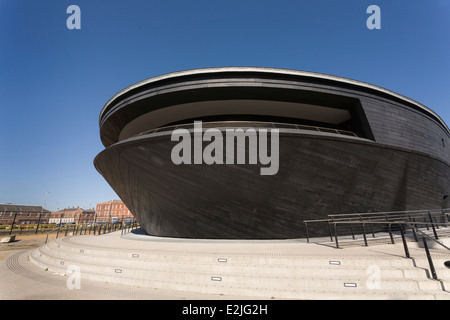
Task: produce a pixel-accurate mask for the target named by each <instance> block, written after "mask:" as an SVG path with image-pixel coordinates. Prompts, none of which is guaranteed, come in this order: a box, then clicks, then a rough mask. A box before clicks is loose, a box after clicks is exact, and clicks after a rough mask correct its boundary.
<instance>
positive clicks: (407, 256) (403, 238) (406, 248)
mask: <svg viewBox="0 0 450 320" xmlns="http://www.w3.org/2000/svg"><path fill="white" fill-rule="evenodd" d="M399 226H400V233H401V234H402V241H403V248H404V249H405V255H406V258H411V256H410V255H409V250H408V244H407V243H406V238H405V231H404V230H403V224H402V223H399Z"/></svg>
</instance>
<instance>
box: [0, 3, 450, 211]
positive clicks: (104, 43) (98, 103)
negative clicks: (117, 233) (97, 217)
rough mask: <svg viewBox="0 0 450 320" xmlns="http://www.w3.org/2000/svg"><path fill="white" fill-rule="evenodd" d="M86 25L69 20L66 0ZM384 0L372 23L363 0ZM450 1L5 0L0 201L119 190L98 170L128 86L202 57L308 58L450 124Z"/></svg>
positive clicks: (228, 60) (223, 61) (52, 199)
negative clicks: (116, 100) (110, 122)
mask: <svg viewBox="0 0 450 320" xmlns="http://www.w3.org/2000/svg"><path fill="white" fill-rule="evenodd" d="M71 4H75V5H78V6H79V7H80V9H81V30H69V29H67V27H66V20H67V18H68V17H69V14H67V13H66V9H67V7H68V6H69V5H71ZM371 4H376V5H378V6H379V7H380V8H381V29H380V30H369V29H367V27H366V20H367V18H368V17H369V15H368V14H366V9H367V7H368V6H369V5H371ZM449 34H450V0H421V1H412V0H409V1H407V0H395V1H392V0H389V1H387V0H386V1H384V0H371V1H366V0H345V1H342V0H315V1H312V0H310V1H302V0H295V1H283V0H278V1H265V0H258V1H249V0H239V1H235V0H227V1H212V0H208V1H196V0H191V1H148V0H147V1H144V0H141V1H139V0H128V1H125V0H123V1H116V0H114V1H113V0H109V1H100V0H71V1H65V0H40V1H33V0H27V1H24V0H0V120H1V122H0V150H1V153H0V202H12V203H19V204H34V205H42V203H43V200H44V193H45V192H47V191H49V192H50V194H49V195H48V197H47V205H46V207H47V208H48V209H50V210H56V209H57V207H58V208H64V207H68V206H81V207H84V208H88V207H93V206H95V204H96V203H97V202H102V201H106V200H110V199H113V198H118V197H117V195H116V194H115V193H114V191H113V190H112V189H111V188H110V187H109V185H108V184H107V183H106V181H105V180H104V179H103V177H102V176H101V175H100V174H99V173H98V172H97V171H96V170H95V168H94V165H93V159H94V157H95V156H96V155H97V154H98V153H99V152H100V151H102V150H103V146H102V144H101V143H100V137H99V127H98V116H99V113H100V110H101V108H102V107H103V105H104V104H105V103H106V101H107V100H108V99H109V98H110V97H111V96H112V95H114V94H115V93H116V92H118V91H120V90H121V89H123V88H125V87H127V86H129V85H131V84H133V83H136V82H138V81H141V80H144V79H147V78H150V77H153V76H157V75H160V74H164V73H168V72H173V71H179V70H185V69H192V68H203V67H221V66H261V67H276V68H288V69H297V70H306V71H314V72H321V73H326V74H332V75H337V76H342V77H347V78H351V79H356V80H360V81H364V82H369V83H372V84H375V85H379V86H381V87H385V88H387V89H390V90H393V91H395V92H397V93H400V94H402V95H405V96H407V97H409V98H411V99H414V100H417V101H419V102H421V103H423V104H425V105H427V106H428V107H430V108H431V109H433V110H434V111H436V112H437V113H438V114H439V115H440V116H441V117H442V118H443V119H444V121H445V122H446V123H447V124H450V63H449V62H450V43H449V39H450V37H449Z"/></svg>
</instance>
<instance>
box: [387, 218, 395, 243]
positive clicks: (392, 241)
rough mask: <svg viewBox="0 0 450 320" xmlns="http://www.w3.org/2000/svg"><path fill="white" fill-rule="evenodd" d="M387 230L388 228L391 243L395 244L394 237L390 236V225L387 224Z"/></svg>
mask: <svg viewBox="0 0 450 320" xmlns="http://www.w3.org/2000/svg"><path fill="white" fill-rule="evenodd" d="M388 228H389V237H391V243H392V244H395V242H394V237H393V236H392V230H391V223H389V225H388Z"/></svg>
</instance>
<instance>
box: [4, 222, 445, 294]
mask: <svg viewBox="0 0 450 320" xmlns="http://www.w3.org/2000/svg"><path fill="white" fill-rule="evenodd" d="M67 240H68V241H69V242H70V243H71V244H72V245H80V246H83V247H88V246H91V247H95V248H103V249H106V248H109V250H123V249H129V248H133V249H136V250H138V249H139V250H155V251H159V252H166V251H167V252H172V253H173V252H177V251H178V252H180V253H181V252H182V253H183V254H186V252H188V253H189V252H192V254H196V253H197V254H198V253H201V252H204V253H210V252H215V253H223V252H228V253H230V252H232V253H233V254H239V255H247V254H251V255H265V256H267V257H270V256H274V257H275V256H280V255H282V256H283V257H289V256H296V257H298V256H301V257H303V258H304V259H316V258H323V257H327V258H330V259H331V260H332V259H346V258H352V259H354V258H357V259H365V258H370V259H403V255H404V252H403V248H402V246H401V244H396V245H387V244H385V243H384V240H382V241H381V242H380V243H378V244H377V243H375V244H373V245H372V246H370V247H369V248H366V247H364V246H361V244H358V243H356V244H350V242H349V244H348V245H347V246H346V244H345V242H342V246H343V247H344V249H335V248H333V243H325V242H323V243H314V244H307V243H306V241H305V240H304V239H298V240H296V239H294V240H279V241H267V240H266V241H257V240H255V241H238V240H236V241H229V240H226V241H225V240H224V241H220V240H215V241H209V240H183V239H170V238H155V237H148V236H144V235H142V234H139V233H131V234H127V235H125V236H123V237H122V236H121V234H120V231H119V232H113V233H111V234H106V235H102V236H95V237H94V236H75V237H70V238H67ZM352 243H353V242H352ZM42 244H43V240H42V239H33V238H32V237H30V238H26V237H25V238H21V239H20V238H19V240H18V241H16V242H15V243H10V244H1V246H0V299H1V300H8V299H14V300H36V299H39V300H98V299H101V300H117V299H120V300H126V299H132V300H142V299H153V300H185V299H187V300H224V299H226V300H230V299H231V300H239V299H261V298H256V297H251V296H231V295H221V294H202V293H193V292H182V291H175V290H165V289H161V288H158V289H155V288H141V287H136V286H127V285H118V284H112V283H105V282H97V281H92V280H88V279H83V281H82V283H81V287H80V289H69V288H68V286H67V277H65V276H63V275H61V274H55V273H52V272H50V271H46V270H43V269H42V268H39V267H37V266H36V265H35V264H33V263H31V262H30V261H29V256H28V254H29V252H30V251H31V250H33V248H36V247H38V246H40V245H42ZM432 250H434V249H432ZM410 251H411V253H412V254H413V255H416V256H419V255H421V256H423V254H424V253H423V249H422V248H419V246H417V245H416V246H414V245H410ZM439 254H441V253H439ZM449 257H450V255H449ZM444 298H445V297H444Z"/></svg>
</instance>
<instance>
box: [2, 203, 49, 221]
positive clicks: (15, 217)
mask: <svg viewBox="0 0 450 320" xmlns="http://www.w3.org/2000/svg"><path fill="white" fill-rule="evenodd" d="M49 217H50V211H49V210H46V209H44V208H42V207H41V206H30V205H21V204H13V203H0V224H12V223H13V221H14V223H16V224H37V223H38V222H39V223H42V224H44V223H48V219H49Z"/></svg>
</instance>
